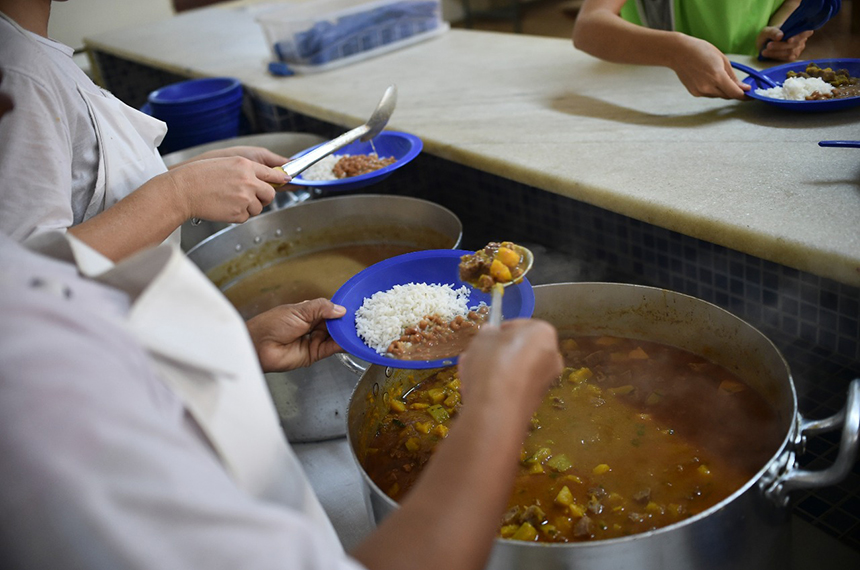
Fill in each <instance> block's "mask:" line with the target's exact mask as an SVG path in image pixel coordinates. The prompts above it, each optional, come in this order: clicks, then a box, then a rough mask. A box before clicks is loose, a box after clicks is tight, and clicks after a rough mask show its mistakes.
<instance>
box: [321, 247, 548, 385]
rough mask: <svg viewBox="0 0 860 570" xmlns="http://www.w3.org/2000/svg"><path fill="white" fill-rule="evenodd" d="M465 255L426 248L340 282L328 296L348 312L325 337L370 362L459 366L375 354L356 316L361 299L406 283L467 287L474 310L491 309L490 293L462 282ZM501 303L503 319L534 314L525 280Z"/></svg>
mask: <svg viewBox="0 0 860 570" xmlns="http://www.w3.org/2000/svg"><path fill="white" fill-rule="evenodd" d="M469 253H475V252H474V251H466V250H462V249H430V250H425V251H416V252H414V253H406V254H404V255H398V256H397V257H392V258H390V259H386V260H384V261H380V262H379V263H376V264H374V265H371V266H370V267H368V268H367V269H365V270H364V271H362V272H361V273H358V274H357V275H355V276H353V277H352V278H351V279H350V280H349V281H347V282H346V283H344V284H343V286H342V287H341V288H340V289H338V291H337V293H335V294H334V296H333V297H332V301H334V302H335V303H337V304H339V305H343V306H344V307H346V314H345V315H344V316H343V317H341V318H339V319H330V320H329V321H327V325H328V331H329V334H331V336H332V338H334V340H335V341H336V342H337V343H338V344H339V345H340V346H341V347H343V349H344V350H346V351H347V352H348V353H349V354H351V355H353V356H355V357H357V358H360V359H362V360H366V361H368V362H371V363H373V364H381V365H383V366H391V367H393V368H410V369H414V368H442V367H445V366H453V365H454V364H456V363H457V357H451V358H443V359H440V360H399V359H397V358H391V357H389V356H384V355H381V354H379V353H377V352H376V351H375V350H373V349H372V348H370V347H369V346H367V345H366V344H364V341H363V340H361V337H359V336H358V333H357V332H356V330H355V312H356V311H357V310H358V309H359V308H360V307H361V305H362V303H364V300H365V299H366V298H368V297H370V296H371V295H373V294H374V293H377V292H379V291H388V290H389V289H391V288H392V287H394V286H395V285H406V284H408V283H430V284H434V285H450V286H451V287H453V288H455V289H458V288H460V287H462V286H463V285H466V287H468V288H469V306H470V307H472V306H477V305H478V304H480V303H481V302H482V301H483V302H484V303H486V304H487V305H489V304H490V300H491V299H490V295H489V294H488V293H483V292H481V291H479V290H477V289H475V288H473V287H471V286H469V285H468V284H466V283H464V282H463V281H460V272H459V269H458V266H459V264H460V257H461V256H463V255H466V254H469ZM503 299H504V303H503V305H502V317H503V318H504V319H515V318H529V317H531V316H532V312H534V308H535V296H534V291H533V290H532V286H531V283H529V281H528V279H523V281H522V283H519V284H517V285H511V286H509V287H507V288H506V289H505V295H504V297H503Z"/></svg>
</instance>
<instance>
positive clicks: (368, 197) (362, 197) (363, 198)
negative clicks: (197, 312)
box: [186, 194, 463, 259]
mask: <svg viewBox="0 0 860 570" xmlns="http://www.w3.org/2000/svg"><path fill="white" fill-rule="evenodd" d="M379 199H385V200H389V201H402V202H404V203H406V202H412V203H416V204H417V203H420V204H423V205H425V206H432V207H435V208H438V209H439V210H440V211H442V212H444V213H446V214H449V215H450V216H451V218H452V219H454V220H456V221H457V223H458V228H459V237H458V238H457V240H456V242H457V243H455V244H454V245H453V246H452V248H456V247H458V246H459V245H460V242H461V241H462V239H463V222H462V221H461V220H460V217H459V216H457V214H455V213H454V212H453V211H452V210H450V209H449V208H446V207H445V206H443V205H441V204H437V203H436V202H432V201H430V200H425V199H423V198H413V197H412V196H397V195H389V194H355V195H350V196H326V197H321V198H314V199H311V200H307V201H304V202H300V203H297V204H295V205H291V206H288V207H286V208H280V209H277V210H274V209H272V210H269V211H268V212H263V213H262V214H260V215H258V216H254V217H253V218H251V219H249V220H248V221H246V222H244V223H243V224H234V225H231V226H227V227H226V228H222V229H220V230H218V231H217V232H215V233H213V234H212V235H210V236H209V237H207V238H205V239H203V240H201V241H200V242H199V243H197V244H195V245H194V247H192V248H191V249H189V250H188V251H187V252H186V255H188V256H191V257H192V259H193V256H194V254H195V253H196V252H197V251H199V250H200V249H203V247H204V246H206V245H207V244H209V243H210V242H213V241H215V240H216V239H218V238H219V237H220V236H223V235H224V234H226V233H228V232H229V231H230V230H233V229H234V228H236V227H237V226H238V227H241V226H251V225H254V222H255V221H257V220H263V219H266V218H270V217H273V216H276V215H278V214H280V215H284V214H283V212H289V211H292V210H294V209H296V208H302V207H306V208H307V207H315V206H314V205H315V204H321V203H326V202H330V201H332V200H339V201H355V202H368V201H373V200H379ZM253 245H260V244H257V243H255V244H253Z"/></svg>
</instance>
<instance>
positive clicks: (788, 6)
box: [768, 0, 800, 28]
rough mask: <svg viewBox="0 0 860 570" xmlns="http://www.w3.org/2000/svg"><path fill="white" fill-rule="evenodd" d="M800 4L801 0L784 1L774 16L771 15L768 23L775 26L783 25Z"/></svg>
mask: <svg viewBox="0 0 860 570" xmlns="http://www.w3.org/2000/svg"><path fill="white" fill-rule="evenodd" d="M798 6H800V0H785V2H783V3H782V6H780V7H779V8H777V10H776V12H774V13H773V16H771V17H770V21H769V22H768V24H770V25H771V26H773V27H775V28H778V27H780V26H782V24H784V23H785V21H786V20H787V19H788V17H789V16H791V13H792V12H794V11H795V10H796V9H797V7H798Z"/></svg>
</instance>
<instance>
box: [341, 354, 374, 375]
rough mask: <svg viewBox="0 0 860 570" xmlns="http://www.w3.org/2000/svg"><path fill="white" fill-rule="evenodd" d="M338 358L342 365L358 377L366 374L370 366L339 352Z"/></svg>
mask: <svg viewBox="0 0 860 570" xmlns="http://www.w3.org/2000/svg"><path fill="white" fill-rule="evenodd" d="M337 358H338V360H340V362H341V364H343V365H344V366H346V368H347V369H348V370H349V371H350V372H352V373H353V374H355V375H356V376H361V375H362V374H364V373H365V372H366V371H367V369H368V368H369V366H370V365H369V364H368V363H367V362H364V361H363V360H358V359H356V358H353V357H352V356H350V355H349V354H347V353H345V352H339V353H338V354H337Z"/></svg>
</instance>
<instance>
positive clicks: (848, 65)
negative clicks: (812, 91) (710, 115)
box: [743, 59, 860, 113]
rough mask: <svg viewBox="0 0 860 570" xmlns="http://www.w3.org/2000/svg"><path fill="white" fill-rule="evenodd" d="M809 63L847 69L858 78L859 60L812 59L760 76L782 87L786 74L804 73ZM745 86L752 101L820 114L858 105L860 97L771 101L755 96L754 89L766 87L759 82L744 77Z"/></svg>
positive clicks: (765, 71)
mask: <svg viewBox="0 0 860 570" xmlns="http://www.w3.org/2000/svg"><path fill="white" fill-rule="evenodd" d="M810 63H815V64H817V65H818V67H820V68H822V69H824V68H825V67H831V68H833V69H847V70H848V73H850V74H851V76H852V77H860V59H814V60H807V61H795V62H792V63H786V64H783V65H777V66H776V67H771V68H769V69H763V70H762V71H761V73H762V75H765V76H766V77H769V78H770V79H772V80H774V81H775V82H776V83H777V84H779V85H782V83H783V82H784V81H785V78H786V74H787V73H788V72H789V71H806V66H807V65H808V64H810ZM743 82H744V83H746V84H747V85H751V86H752V89H751V90H750V91H748V92H747V95H749V96H750V97H752V98H753V99H758V100H759V101H763V102H765V103H769V104H770V105H776V106H777V107H782V108H784V109H790V110H792V111H801V112H807V113H812V112H821V111H838V110H840V109H849V108H851V107H856V106H858V105H860V97H846V98H844V99H824V100H822V101H784V100H782V99H771V98H770V97H763V96H761V95H756V93H755V90H756V89H766V88H767V86H766V85H760V84H759V82H758V81H757V80H755V79H753V78H752V77H746V78H745V79H744V80H743Z"/></svg>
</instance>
